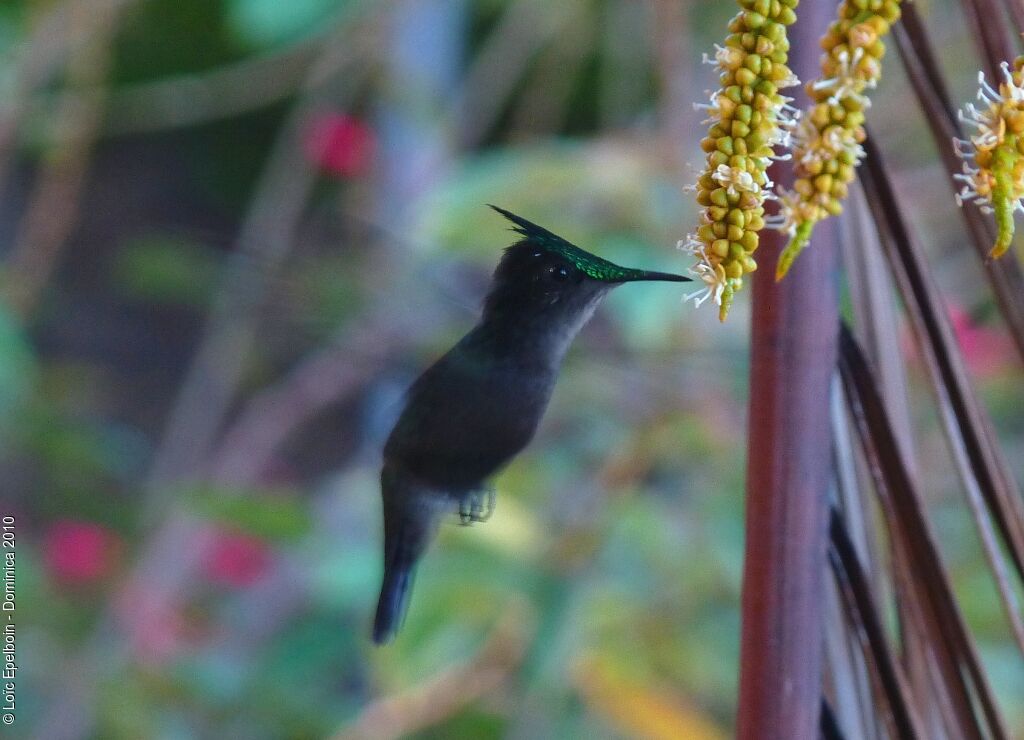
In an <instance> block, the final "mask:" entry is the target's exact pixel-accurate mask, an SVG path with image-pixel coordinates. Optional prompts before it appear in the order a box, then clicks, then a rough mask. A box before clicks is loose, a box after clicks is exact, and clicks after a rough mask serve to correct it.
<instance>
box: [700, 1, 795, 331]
mask: <svg viewBox="0 0 1024 740" xmlns="http://www.w3.org/2000/svg"><path fill="white" fill-rule="evenodd" d="M737 1H738V4H739V6H740V12H739V13H738V14H737V15H736V16H735V17H734V18H733V19H732V21H730V23H729V32H730V35H729V37H728V38H727V39H726V40H725V43H724V45H722V46H717V45H716V46H715V53H714V56H713V57H710V56H706V57H705V61H706V62H707V63H708V64H712V65H714V66H715V67H716V68H717V69H718V70H719V72H720V75H719V80H720V82H721V87H720V88H719V89H718V90H716V91H715V92H713V93H709V95H710V103H707V104H699V105H697V106H695V107H697V108H698V109H699V110H703V111H706V112H707V114H708V119H707V120H706V121H705V123H706V124H709V126H710V128H709V129H708V135H707V137H706V138H705V139H704V140H703V141H701V148H702V149H703V150H704V152H705V153H706V155H707V158H706V166H705V169H704V172H703V173H702V174H701V175H700V177H699V178H698V180H697V185H696V190H697V203H698V204H700V205H701V206H702V207H703V209H704V211H703V214H702V217H701V223H700V225H699V226H698V227H697V230H696V231H695V232H694V233H693V234H690V235H689V236H688V237H687V239H686V240H684V241H681V242H680V248H681V249H683V250H685V251H686V252H687V253H689V254H690V255H692V256H693V257H694V258H695V259H696V262H695V264H694V265H693V267H691V268H690V272H691V274H693V275H694V276H696V277H698V278H699V279H700V280H701V281H702V282H703V284H704V287H703V288H702V289H701V290H698V291H697V292H696V293H693V294H692V295H690V296H687V297H688V298H692V299H693V301H694V302H695V303H696V304H697V305H698V306H699V305H701V304H702V303H704V302H705V301H707V300H709V299H710V300H711V301H712V302H713V303H715V304H716V305H717V306H718V315H719V318H720V319H721V320H722V321H724V320H725V317H726V315H727V314H728V312H729V307H730V306H731V305H732V301H733V297H734V296H735V294H736V291H738V290H740V288H742V287H743V277H744V275H747V274H749V273H751V272H753V271H754V270H756V269H757V263H756V262H755V261H754V250H756V249H757V245H758V232H759V231H760V230H761V229H762V228H764V225H765V220H764V201H765V199H767V198H769V197H771V188H772V187H773V184H772V182H771V180H769V179H768V174H767V169H768V165H769V164H770V163H771V161H772V160H773V159H775V158H776V153H775V150H774V148H773V147H775V146H783V147H785V146H788V144H789V140H790V137H791V135H792V132H793V129H794V128H795V126H796V117H795V113H796V111H795V109H794V108H792V107H791V106H790V105H789V103H790V101H791V98H787V97H785V96H784V95H781V94H780V93H779V90H780V89H782V88H785V87H790V86H792V85H796V84H799V81H798V80H797V79H796V77H795V76H794V75H793V73H792V71H790V69H789V67H787V66H786V63H787V60H788V54H789V41H788V40H787V38H786V26H789V25H790V24H792V23H793V22H794V21H795V20H796V7H797V3H798V2H799V0H737Z"/></svg>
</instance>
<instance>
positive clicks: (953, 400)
mask: <svg viewBox="0 0 1024 740" xmlns="http://www.w3.org/2000/svg"><path fill="white" fill-rule="evenodd" d="M865 148H866V149H867V152H868V156H867V158H866V161H865V163H864V166H863V167H861V168H860V172H861V178H862V180H863V182H864V189H865V191H866V193H867V196H868V202H869V204H870V206H871V210H872V212H873V213H874V216H875V220H876V223H877V224H878V225H879V234H880V236H881V241H882V244H883V246H884V248H885V253H886V257H887V259H888V260H889V265H890V267H891V269H892V273H893V276H894V278H895V280H896V284H897V286H898V288H899V290H900V293H901V295H902V297H903V301H904V303H905V304H906V306H907V315H908V317H909V319H910V322H911V327H912V329H913V333H914V337H915V340H916V342H917V345H918V348H919V350H920V353H921V356H922V358H923V359H924V363H925V367H926V369H927V371H928V375H929V378H930V379H931V385H932V389H933V391H934V392H935V395H936V400H937V403H938V406H939V411H940V413H939V417H940V420H941V422H942V424H943V429H944V430H945V433H946V437H947V439H948V440H949V443H950V446H951V448H952V452H953V457H954V460H955V461H956V462H957V463H958V466H957V469H958V471H959V472H960V476H961V479H962V480H963V483H964V489H965V492H966V495H967V499H968V503H969V504H970V506H971V510H972V513H973V514H974V518H975V523H976V525H977V527H978V532H979V535H980V537H981V540H982V545H983V546H984V549H985V553H986V556H987V557H988V559H989V562H990V563H991V566H992V570H993V573H994V576H995V579H996V585H997V587H998V589H999V593H1000V596H1001V598H1002V600H1003V605H1004V610H1005V611H1006V614H1007V619H1008V621H1009V623H1010V625H1011V627H1012V628H1013V632H1014V636H1015V638H1016V640H1017V642H1018V645H1019V646H1020V648H1021V650H1022V652H1024V624H1022V622H1021V618H1020V613H1019V607H1018V606H1017V601H1016V596H1015V594H1014V590H1013V587H1012V585H1011V584H1010V582H1009V578H1008V576H1007V574H1006V572H1005V567H1004V565H1003V554H1002V551H1001V549H1000V547H999V543H998V541H997V539H996V537H995V534H994V533H993V532H992V531H991V522H990V521H989V517H991V519H992V520H993V521H994V522H995V524H996V527H997V529H998V530H999V533H1000V534H1001V536H1002V539H1003V542H1004V543H1005V545H1006V548H1007V551H1008V552H1009V554H1010V559H1011V562H1012V563H1013V565H1014V567H1015V568H1016V571H1017V576H1018V578H1020V579H1021V580H1024V517H1022V514H1021V499H1020V491H1019V490H1018V489H1017V488H1016V485H1015V484H1014V482H1013V479H1012V477H1011V476H1010V474H1009V473H1008V467H1007V465H1006V461H1005V460H1004V459H1003V456H1002V452H1001V450H1000V448H999V447H998V445H996V444H994V443H993V438H992V435H991V434H990V433H989V430H988V422H987V417H986V415H985V414H984V411H983V409H982V406H981V404H980V402H979V401H978V399H977V397H976V396H975V394H974V390H973V388H972V386H971V383H970V379H969V378H968V376H967V371H966V369H965V368H964V366H963V359H962V357H961V356H960V353H959V351H958V348H957V344H956V339H955V335H954V332H953V328H952V325H951V323H950V320H949V316H948V314H947V313H946V311H945V308H944V304H943V302H942V298H941V296H940V294H939V291H938V288H937V286H936V285H935V283H934V281H933V278H932V276H931V272H930V271H929V269H928V266H927V263H926V261H925V258H924V255H923V251H922V249H921V247H920V245H919V244H918V243H917V241H916V239H915V238H914V236H913V234H912V233H911V232H910V229H909V227H908V226H907V224H906V223H905V221H904V220H903V217H902V215H901V212H900V208H899V198H898V196H897V194H896V192H895V189H894V188H893V187H892V183H891V182H890V180H889V178H888V176H887V175H886V171H885V165H884V161H883V159H882V154H881V152H879V151H878V148H877V147H876V146H875V145H874V143H873V141H872V140H871V138H870V136H869V137H868V140H867V141H866V142H865ZM986 507H987V511H986Z"/></svg>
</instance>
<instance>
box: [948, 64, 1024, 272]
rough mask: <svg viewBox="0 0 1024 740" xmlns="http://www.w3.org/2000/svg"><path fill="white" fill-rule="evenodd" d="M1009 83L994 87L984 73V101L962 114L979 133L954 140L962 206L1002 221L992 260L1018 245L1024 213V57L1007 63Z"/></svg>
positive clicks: (981, 92) (1004, 67) (998, 224)
mask: <svg viewBox="0 0 1024 740" xmlns="http://www.w3.org/2000/svg"><path fill="white" fill-rule="evenodd" d="M1001 68H1002V71H1003V79H1002V81H1000V83H999V87H998V89H997V88H994V87H992V86H991V85H989V84H988V82H987V81H986V80H985V74H984V73H983V72H979V73H978V86H979V89H978V102H979V103H980V104H981V107H980V108H979V107H976V106H975V105H974V104H973V103H968V104H967V105H965V106H964V107H963V108H962V109H961V110H960V120H961V121H962V122H963V123H964V124H965V125H966V126H968V127H970V128H971V129H973V133H972V134H971V135H970V138H969V139H968V140H964V139H954V140H953V149H954V151H955V152H956V153H957V156H959V157H960V158H961V159H962V160H963V172H961V173H960V174H957V175H954V176H953V177H954V178H955V179H956V180H958V181H960V182H961V183H963V187H962V188H961V189H960V192H959V193H957V195H956V202H957V204H958V205H960V206H963V204H964V203H967V202H971V201H973V202H976V203H978V204H979V206H980V208H981V210H982V212H984V213H992V214H994V216H995V220H996V240H995V244H993V245H992V251H991V252H990V253H989V256H990V257H993V258H995V257H1000V256H1002V255H1003V254H1005V253H1006V250H1007V249H1009V248H1010V243H1011V242H1012V241H1013V232H1014V221H1013V215H1014V212H1016V211H1024V57H1018V58H1017V60H1016V61H1015V62H1014V63H1013V69H1012V71H1011V69H1010V65H1009V64H1007V63H1006V62H1003V63H1002V65H1001Z"/></svg>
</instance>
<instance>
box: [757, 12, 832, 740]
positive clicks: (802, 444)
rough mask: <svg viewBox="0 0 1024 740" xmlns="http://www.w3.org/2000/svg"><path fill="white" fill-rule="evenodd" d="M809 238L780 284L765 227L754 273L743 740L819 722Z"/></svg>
mask: <svg viewBox="0 0 1024 740" xmlns="http://www.w3.org/2000/svg"><path fill="white" fill-rule="evenodd" d="M831 14H832V8H831V6H830V4H828V3H811V4H808V5H807V7H806V9H804V8H801V13H800V20H799V21H798V22H797V24H796V25H795V26H794V28H793V33H792V50H793V57H792V65H793V67H794V71H795V72H796V74H797V75H798V76H799V77H801V78H804V79H807V78H810V77H811V76H812V75H813V70H814V69H816V68H817V63H818V56H819V48H818V46H817V44H816V41H817V38H818V35H819V33H820V32H821V31H822V30H824V28H825V26H826V24H827V23H828V21H829V20H830V18H831ZM776 169H779V168H776ZM783 171H784V170H783ZM774 174H781V173H774ZM773 179H776V180H777V179H779V178H778V177H773ZM815 241H816V244H815V245H814V247H813V248H812V249H808V250H807V251H806V252H805V253H804V255H803V257H802V259H801V260H800V261H799V262H798V263H797V264H796V266H795V267H794V268H793V269H794V273H795V274H793V275H791V276H790V277H789V279H788V280H784V281H782V282H778V283H777V282H775V280H774V275H773V273H774V270H772V269H771V268H770V266H771V265H774V264H775V261H776V260H777V258H778V255H779V253H780V251H781V249H782V247H783V238H782V235H781V234H779V233H778V232H775V231H767V232H762V236H761V247H760V252H759V254H758V260H759V262H761V263H762V264H764V265H768V266H769V268H768V269H762V270H759V271H758V272H755V273H754V279H753V297H752V303H753V311H752V321H751V340H750V345H751V348H750V351H751V367H750V411H749V426H748V435H747V437H748V454H747V505H746V536H747V540H746V552H745V555H744V565H743V597H742V622H743V624H742V634H741V643H740V689H739V711H738V717H737V737H739V738H741V739H742V740H755V739H756V740H783V739H785V740H806V739H809V738H814V737H816V736H817V734H818V731H819V719H820V717H819V715H820V713H821V710H820V701H821V677H822V671H821V664H822V613H823V611H822V609H823V602H824V600H825V599H824V593H825V592H824V588H823V580H824V579H823V575H824V574H823V568H822V564H823V563H824V558H825V552H826V544H827V542H826V541H827V517H828V506H827V495H828V489H829V482H830V480H831V478H832V468H833V465H832V435H831V430H830V426H829V387H830V383H831V379H832V373H833V369H834V367H835V357H836V326H837V322H838V294H837V291H836V281H835V272H836V270H837V265H838V260H837V255H836V244H835V227H834V224H830V223H828V222H825V223H823V224H820V225H819V227H818V229H817V231H816V232H815Z"/></svg>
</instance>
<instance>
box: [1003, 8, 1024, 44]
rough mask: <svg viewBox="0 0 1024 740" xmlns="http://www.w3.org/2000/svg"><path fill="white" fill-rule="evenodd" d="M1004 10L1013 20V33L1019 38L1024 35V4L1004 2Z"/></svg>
mask: <svg viewBox="0 0 1024 740" xmlns="http://www.w3.org/2000/svg"><path fill="white" fill-rule="evenodd" d="M1006 10H1007V11H1009V13H1010V18H1012V19H1013V27H1014V31H1015V32H1016V33H1017V35H1018V36H1019V35H1020V34H1022V33H1024V2H1022V0H1006Z"/></svg>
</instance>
